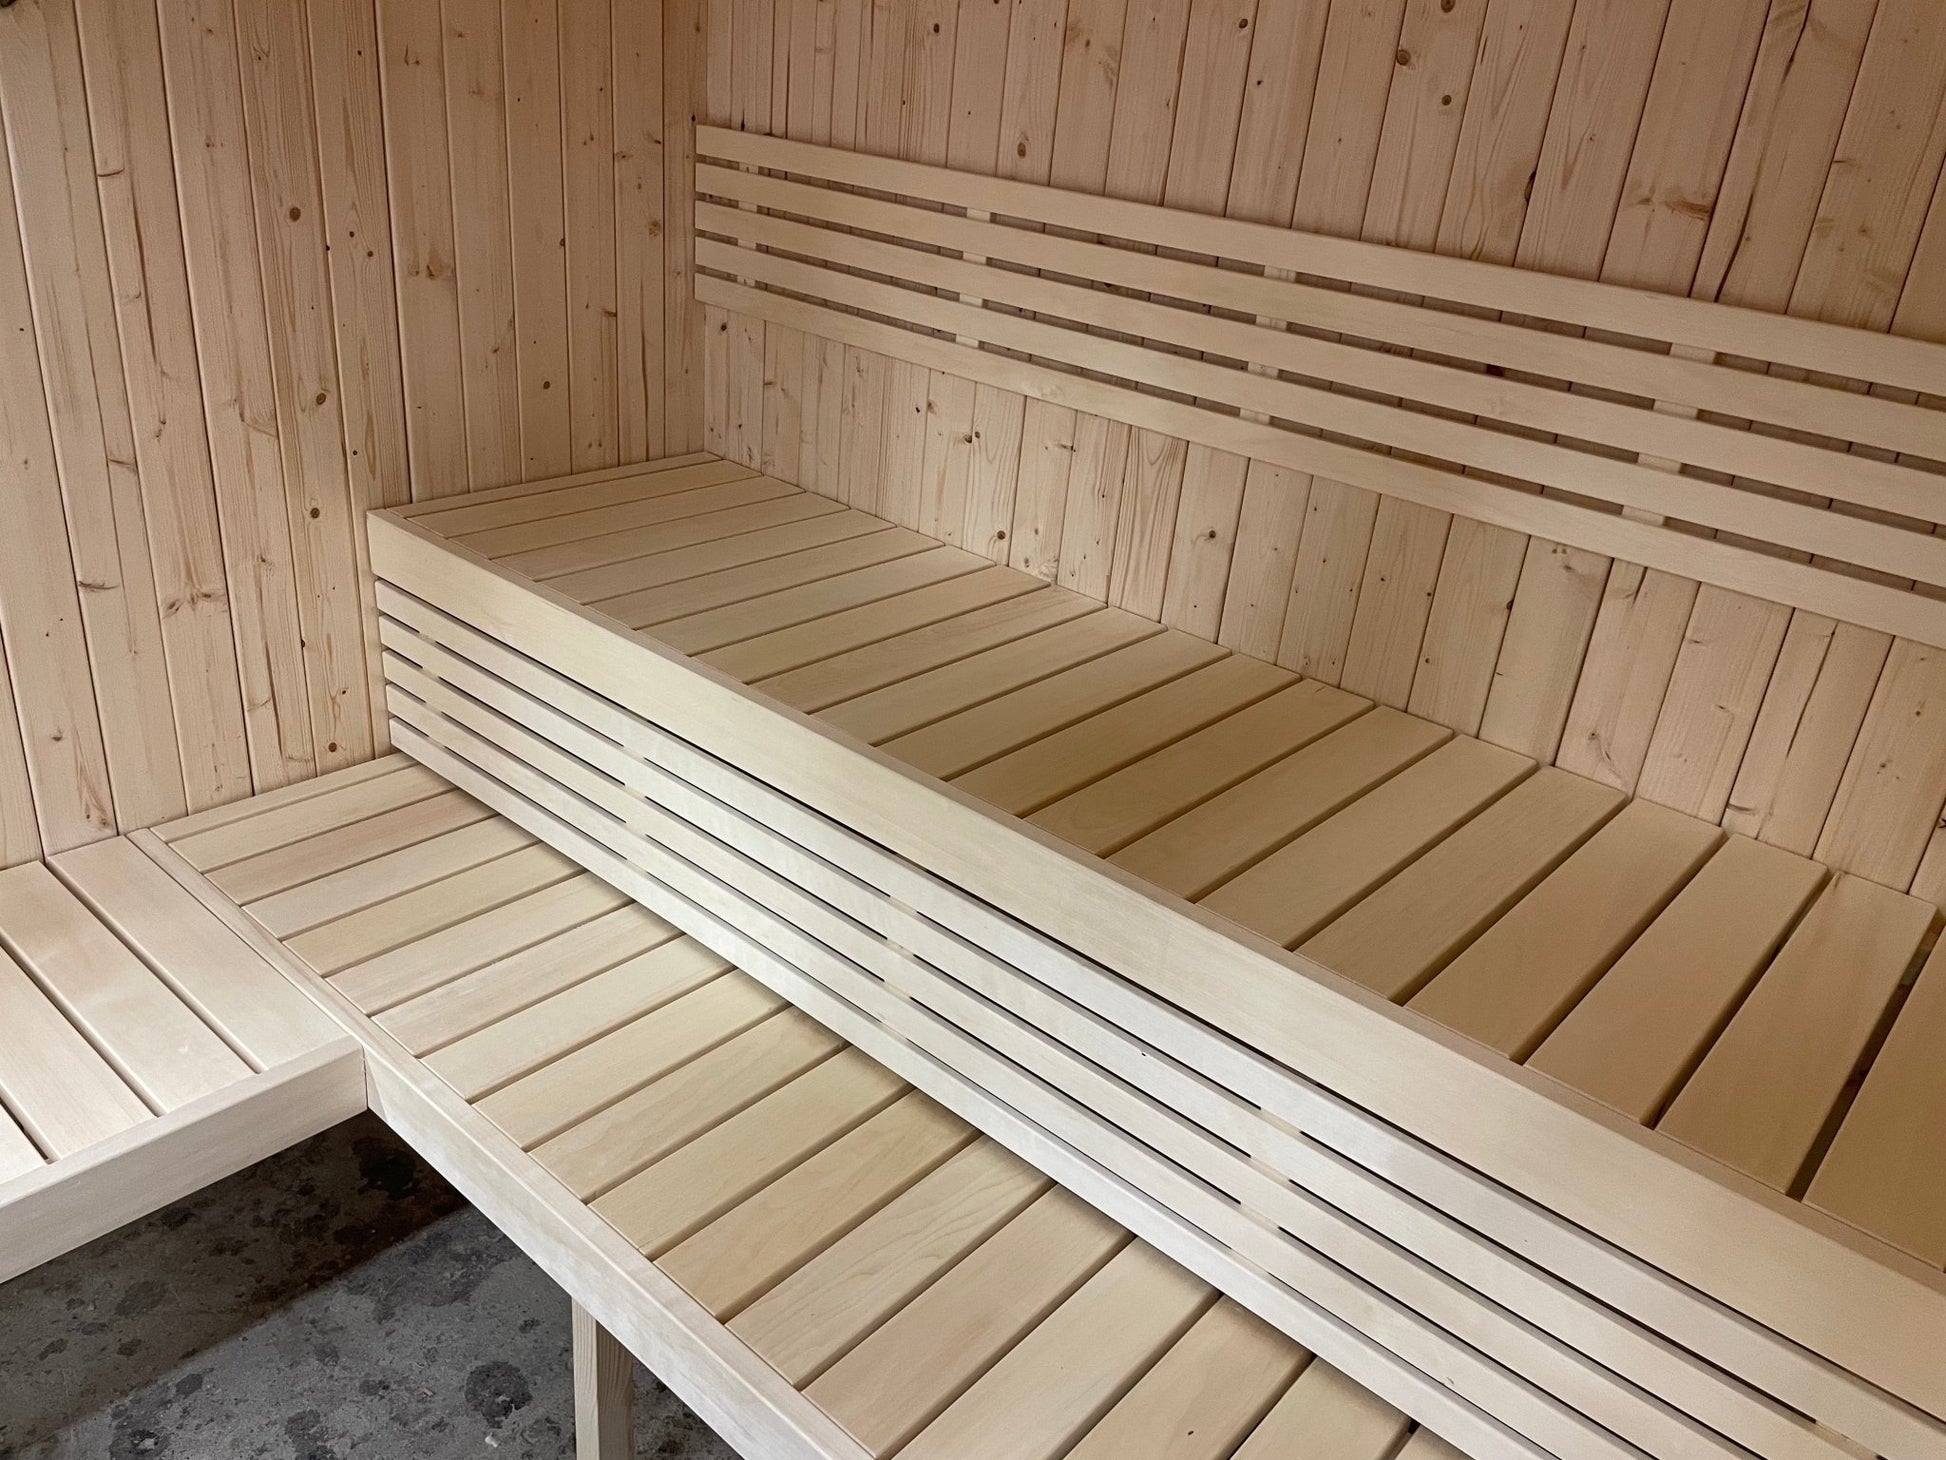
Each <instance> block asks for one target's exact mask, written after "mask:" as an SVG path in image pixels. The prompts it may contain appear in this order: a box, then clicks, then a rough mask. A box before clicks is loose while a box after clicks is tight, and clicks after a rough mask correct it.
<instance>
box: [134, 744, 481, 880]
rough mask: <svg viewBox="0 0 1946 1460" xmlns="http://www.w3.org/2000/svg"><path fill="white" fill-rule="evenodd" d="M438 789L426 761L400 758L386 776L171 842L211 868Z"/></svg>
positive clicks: (201, 867)
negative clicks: (418, 761)
mask: <svg viewBox="0 0 1946 1460" xmlns="http://www.w3.org/2000/svg"><path fill="white" fill-rule="evenodd" d="M441 793H448V792H447V786H446V783H445V782H444V781H442V780H440V779H439V777H437V776H435V775H434V774H433V773H432V772H431V771H429V770H427V769H426V768H425V767H424V766H421V765H415V764H413V763H412V762H411V761H409V760H404V759H401V760H400V761H399V762H398V763H397V764H396V765H394V766H392V767H391V768H390V769H388V770H387V772H386V773H385V774H384V775H381V776H371V777H365V778H360V779H357V780H350V781H345V782H342V783H337V784H334V785H332V786H331V787H330V788H329V789H328V790H323V791H319V792H317V793H316V794H314V795H310V796H305V797H302V798H300V799H297V800H293V801H288V802H283V803H280V804H278V805H274V806H271V807H268V808H266V809H263V810H261V811H254V812H252V813H251V814H249V815H239V816H238V818H237V819H235V820H230V821H225V822H224V823H223V824H222V825H220V826H215V827H212V828H210V829H209V830H208V831H199V832H192V833H189V834H187V835H183V834H178V835H176V836H175V837H174V838H173V839H172V840H171V842H170V846H171V847H173V848H174V849H175V850H176V852H177V853H178V854H179V855H181V856H182V857H183V858H184V859H185V860H186V861H187V862H188V863H189V865H190V866H192V867H194V868H195V869H196V870H197V871H199V872H212V871H214V870H216V869H217V868H219V867H227V866H229V865H230V864H231V863H232V862H241V861H243V860H244V859H245V858H247V857H255V856H259V855H261V854H262V853H265V852H270V851H275V850H276V849H278V848H279V847H287V846H290V845H291V844H292V843H294V842H300V841H303V840H305V839H306V838H308V837H313V836H316V835H318V834H319V833H321V832H331V831H342V830H348V829H349V827H350V826H351V825H352V824H353V823H356V822H358V821H360V820H362V819H364V818H365V817H368V816H375V815H377V814H378V813H380V812H383V811H391V810H394V809H396V808H397V807H400V806H404V805H406V804H407V803H409V802H412V801H418V800H425V799H427V798H428V797H432V796H437V795H440V794H441ZM448 794H450V793H448ZM243 804H245V805H247V804H248V803H243ZM240 810H241V807H239V811H240Z"/></svg>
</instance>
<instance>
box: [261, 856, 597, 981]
mask: <svg viewBox="0 0 1946 1460" xmlns="http://www.w3.org/2000/svg"><path fill="white" fill-rule="evenodd" d="M578 870H579V869H578V868H577V867H576V866H575V865H574V863H572V862H570V861H568V859H567V858H565V857H563V856H562V855H561V854H560V853H559V852H556V851H555V850H554V849H553V848H552V847H546V846H540V845H533V846H527V847H522V848H521V849H520V850H518V851H514V852H509V853H507V854H506V855H505V856H503V857H496V858H494V859H493V860H492V861H490V862H483V863H481V864H480V865H479V866H477V867H469V868H467V869H466V870H465V871H463V872H455V873H454V874H453V875H452V876H450V877H445V878H442V879H440V880H439V881H437V882H433V883H429V884H428V885H426V886H424V887H420V888H415V889H414V890H413V891H411V892H404V893H401V894H400V895H399V896H397V897H395V898H392V899H390V900H389V901H386V902H381V903H378V904H376V905H374V906H372V907H368V908H364V909H361V910H360V911H358V912H354V913H347V914H346V915H345V916H344V917H341V918H335V919H333V920H332V921H330V922H327V923H322V924H320V925H319V926H317V927H315V928H312V929H311V930H310V931H308V932H304V933H298V934H296V935H295V936H293V937H290V938H287V939H285V940H284V941H285V946H286V947H288V948H289V949H290V950H291V952H293V953H295V954H296V955H297V956H298V957H299V958H302V959H303V960H304V961H305V962H306V963H308V964H310V965H311V967H313V968H315V969H316V970H317V971H318V972H319V973H322V974H325V975H327V976H329V975H331V974H334V973H337V972H338V971H339V970H340V969H345V968H349V967H351V965H352V964H354V963H364V962H367V961H369V960H370V959H373V958H377V957H378V956H379V955H381V954H384V953H389V952H391V951H392V950H393V949H394V948H400V947H403V946H404V945H405V944H407V943H413V942H417V941H418V940H419V939H420V938H425V937H430V936H431V935H432V934H434V933H436V932H439V931H440V930H441V929H443V928H449V927H452V926H454V925H455V924H458V923H463V922H464V921H465V920H466V919H468V918H470V917H472V916H474V915H475V914H477V913H481V912H486V911H489V910H491V909H493V908H496V907H499V906H500V905H501V904H503V903H507V902H511V901H513V899H515V898H516V897H523V896H525V895H527V894H528V893H531V892H538V891H539V890H540V889H542V888H543V887H551V886H553V885H554V884H555V883H557V882H563V881H566V880H567V879H568V878H569V877H572V876H573V875H574V874H575V873H576V872H577V871H578Z"/></svg>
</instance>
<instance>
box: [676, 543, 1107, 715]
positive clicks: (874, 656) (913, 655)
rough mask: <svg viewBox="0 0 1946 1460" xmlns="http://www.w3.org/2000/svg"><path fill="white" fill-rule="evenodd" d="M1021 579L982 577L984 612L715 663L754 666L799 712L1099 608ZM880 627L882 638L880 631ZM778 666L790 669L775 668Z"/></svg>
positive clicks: (734, 654) (812, 636)
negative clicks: (986, 597) (987, 590)
mask: <svg viewBox="0 0 1946 1460" xmlns="http://www.w3.org/2000/svg"><path fill="white" fill-rule="evenodd" d="M1018 577H1019V575H1018V574H1013V573H1011V572H1009V570H1006V569H999V570H996V572H995V574H994V576H992V577H988V576H986V575H982V577H981V582H982V584H983V585H986V584H991V585H992V587H991V591H992V592H993V594H994V597H993V598H992V600H991V601H989V602H987V603H986V604H984V605H982V606H971V611H970V612H961V613H958V614H956V615H951V616H947V615H940V616H933V615H931V614H926V615H923V616H918V617H917V618H916V619H915V620H914V621H912V622H895V621H889V620H886V619H882V618H878V617H876V616H875V617H874V621H873V623H872V624H871V625H870V626H869V627H867V626H864V625H861V626H860V628H859V630H858V631H857V632H856V633H855V634H851V635H849V638H850V639H851V642H850V643H846V642H842V641H841V642H839V643H838V644H837V645H836V646H835V647H834V646H833V645H832V643H831V641H830V640H829V639H827V638H825V637H824V636H823V634H822V633H821V632H803V633H798V634H797V635H796V639H795V640H794V641H793V642H791V643H789V644H788V645H787V646H785V647H786V648H787V649H788V652H787V653H783V654H778V653H776V652H774V651H773V649H772V648H771V647H769V646H766V647H765V648H764V649H763V651H762V656H761V658H759V657H758V656H757V655H756V654H755V652H754V650H753V652H752V653H751V654H750V655H748V656H745V655H743V654H740V653H738V651H737V650H731V651H727V652H726V653H725V654H721V655H717V656H714V657H713V658H712V659H711V660H710V662H711V663H712V664H714V665H715V667H717V668H719V669H725V671H726V672H735V670H734V669H733V668H731V667H730V666H731V665H741V664H746V663H748V664H752V665H753V666H754V667H755V668H757V669H759V670H761V671H763V674H762V676H761V677H758V678H757V679H756V681H755V682H756V683H758V684H759V685H761V687H762V689H763V692H764V693H765V694H767V695H769V696H770V697H771V698H772V699H776V700H781V701H783V702H784V703H785V704H787V705H793V706H795V707H796V708H798V709H801V710H818V709H822V708H823V707H825V706H826V705H835V704H838V703H840V702H842V701H844V700H848V699H852V698H855V697H856V696H858V695H862V694H866V693H869V692H870V691H872V690H875V689H879V688H881V687H883V686H886V685H890V684H894V683H897V682H898V681H900V680H903V679H909V678H911V677H912V676H914V675H917V674H923V673H925V672H926V671H927V670H930V669H935V668H937V667H939V666H940V665H943V664H949V663H952V662H954V661H956V660H959V659H964V658H967V657H969V656H970V655H973V654H978V653H981V652H982V651H984V650H987V649H991V648H994V647H996V646H998V645H1002V644H1009V643H1012V642H1014V641H1015V640H1017V639H1021V638H1024V637H1025V636H1026V635H1028V634H1032V633H1037V632H1039V631H1041V630H1043V629H1047V628H1050V627H1053V626H1055V625H1057V624H1064V623H1068V622H1070V621H1071V620H1074V619H1078V618H1081V617H1083V616H1085V615H1087V614H1091V613H1094V612H1095V611H1096V610H1097V608H1098V607H1099V605H1098V604H1096V603H1095V602H1094V601H1093V600H1092V599H1088V598H1083V597H1082V596H1081V595H1080V594H1078V593H1068V592H1066V591H1065V590H1063V589H1059V588H1031V587H1030V588H1028V589H1026V590H1022V589H1020V587H1019V584H1018V581H1017V580H1018ZM961 581H962V582H964V581H965V580H961ZM844 627H848V626H845V625H834V624H832V623H831V621H830V620H828V619H827V620H825V621H824V622H823V623H822V624H819V625H817V626H815V628H816V629H817V630H827V629H836V628H844ZM881 628H882V629H883V630H884V633H883V634H882V635H881V634H879V633H878V632H877V630H878V629H881ZM794 632H795V631H794ZM758 642H761V641H758ZM742 648H743V646H742V645H739V646H738V649H739V650H740V649H742ZM726 660H727V661H729V663H728V664H727V665H726V663H725V662H724V661H726ZM779 662H782V663H783V664H784V665H785V666H786V667H785V668H782V669H775V668H773V665H775V664H777V663H779Z"/></svg>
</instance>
